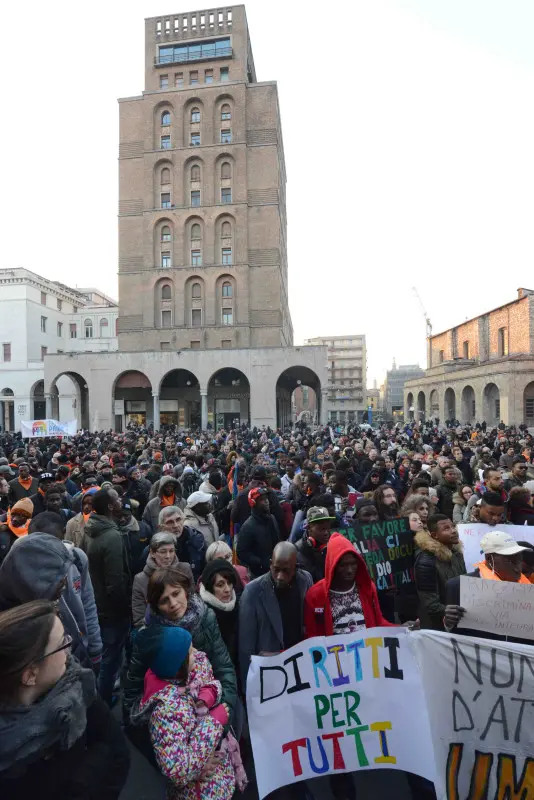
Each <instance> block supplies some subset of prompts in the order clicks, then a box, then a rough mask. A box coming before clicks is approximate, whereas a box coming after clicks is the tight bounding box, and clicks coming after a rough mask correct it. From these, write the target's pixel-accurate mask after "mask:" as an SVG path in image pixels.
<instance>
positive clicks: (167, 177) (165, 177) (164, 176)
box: [161, 167, 171, 184]
mask: <svg viewBox="0 0 534 800" xmlns="http://www.w3.org/2000/svg"><path fill="white" fill-rule="evenodd" d="M170 182H171V171H170V169H168V168H167V167H165V168H164V169H162V170H161V183H162V184H166V183H170Z"/></svg>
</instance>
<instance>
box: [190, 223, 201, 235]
mask: <svg viewBox="0 0 534 800" xmlns="http://www.w3.org/2000/svg"><path fill="white" fill-rule="evenodd" d="M191 239H200V225H199V224H198V222H195V224H194V225H191Z"/></svg>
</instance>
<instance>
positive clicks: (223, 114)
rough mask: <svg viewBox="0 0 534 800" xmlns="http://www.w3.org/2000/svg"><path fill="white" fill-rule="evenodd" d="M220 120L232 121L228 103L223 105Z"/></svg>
mask: <svg viewBox="0 0 534 800" xmlns="http://www.w3.org/2000/svg"><path fill="white" fill-rule="evenodd" d="M221 119H222V120H225V119H232V109H231V108H230V106H229V105H228V103H225V104H224V105H223V106H222V108H221Z"/></svg>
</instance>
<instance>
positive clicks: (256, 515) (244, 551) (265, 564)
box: [237, 486, 280, 578]
mask: <svg viewBox="0 0 534 800" xmlns="http://www.w3.org/2000/svg"><path fill="white" fill-rule="evenodd" d="M248 502H249V505H250V508H251V513H250V517H249V518H248V519H247V521H246V522H245V523H244V524H243V525H242V527H241V528H240V530H239V536H238V538H237V557H238V559H239V563H240V564H243V565H244V566H245V567H248V569H249V571H250V574H251V575H252V577H254V578H257V577H258V576H260V575H264V574H265V573H266V572H268V570H269V564H270V562H271V556H272V553H273V550H274V548H275V546H276V544H277V543H278V542H279V541H280V529H279V527H278V523H277V521H276V519H275V518H274V517H273V515H272V514H271V512H270V508H269V490H268V489H267V488H266V487H264V486H258V487H256V488H254V489H251V490H250V491H249V493H248Z"/></svg>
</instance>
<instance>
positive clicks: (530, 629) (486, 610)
mask: <svg viewBox="0 0 534 800" xmlns="http://www.w3.org/2000/svg"><path fill="white" fill-rule="evenodd" d="M460 605H461V606H462V608H464V609H465V615H464V616H463V617H462V619H461V620H460V622H459V624H458V628H470V629H471V630H475V631H489V632H490V633H498V634H499V635H500V636H513V637H516V638H518V639H534V586H533V585H532V584H528V585H527V584H525V583H512V582H511V581H485V580H481V579H480V578H470V577H468V576H467V575H462V577H461V578H460Z"/></svg>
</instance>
